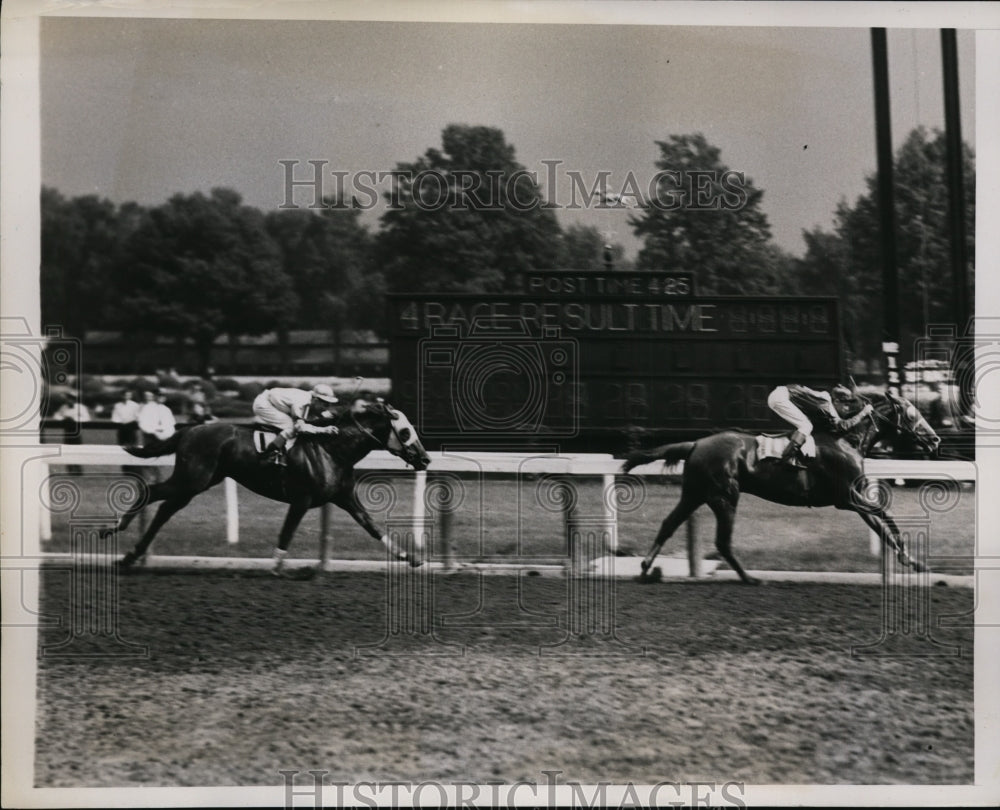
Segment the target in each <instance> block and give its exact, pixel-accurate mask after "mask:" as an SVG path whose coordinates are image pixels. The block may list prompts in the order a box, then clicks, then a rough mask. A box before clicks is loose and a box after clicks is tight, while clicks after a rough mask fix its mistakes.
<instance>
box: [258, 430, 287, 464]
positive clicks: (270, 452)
mask: <svg viewBox="0 0 1000 810" xmlns="http://www.w3.org/2000/svg"><path fill="white" fill-rule="evenodd" d="M287 442H288V437H287V436H285V435H284V434H283V433H279V434H278V437H277V438H276V439H275V440H274V441H273V442H271V445H270V447H268V448H267V450H265V451H264V456H263V458H262V461H263V462H264V463H265V464H274V465H275V466H277V467H287V466H288V461H287V459H286V458H285V444H286V443H287Z"/></svg>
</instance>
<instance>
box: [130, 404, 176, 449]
mask: <svg viewBox="0 0 1000 810" xmlns="http://www.w3.org/2000/svg"><path fill="white" fill-rule="evenodd" d="M142 396H143V399H144V402H143V403H142V407H141V408H139V419H138V421H139V430H140V431H141V432H142V442H143V444H148V443H149V442H152V441H165V440H166V439H169V438H170V437H171V436H173V435H174V432H175V430H176V420H175V419H174V414H173V411H171V410H170V408H168V407H167V405H166V399H167V398H166V397H165V396H164V395H163V394H160V393H159V392H153V391H145V392H144V393H143V395H142Z"/></svg>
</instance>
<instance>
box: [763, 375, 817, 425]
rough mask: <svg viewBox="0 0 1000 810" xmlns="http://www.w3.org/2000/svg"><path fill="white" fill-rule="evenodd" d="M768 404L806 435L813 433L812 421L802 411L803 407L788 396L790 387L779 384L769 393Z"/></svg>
mask: <svg viewBox="0 0 1000 810" xmlns="http://www.w3.org/2000/svg"><path fill="white" fill-rule="evenodd" d="M767 406H768V407H769V408H770V409H771V410H772V411H774V412H775V413H776V414H778V416H780V417H781V418H782V419H784V420H785V421H786V422H788V424H790V425H792V426H793V427H794V428H795V429H796V430H798V431H801V432H802V433H803V434H804V435H806V436H811V435H812V432H813V424H812V422H810V421H809V417H808V416H806V415H805V414H804V413H803V412H802V409H801V408H799V406H798V405H796V404H795V403H794V402H792V400H791V398H790V397H789V396H788V389H787V388H786V387H785V386H783V385H779V386H778V387H777V388H775V389H774V390H773V391H772V392H771V393H770V394H768V396H767Z"/></svg>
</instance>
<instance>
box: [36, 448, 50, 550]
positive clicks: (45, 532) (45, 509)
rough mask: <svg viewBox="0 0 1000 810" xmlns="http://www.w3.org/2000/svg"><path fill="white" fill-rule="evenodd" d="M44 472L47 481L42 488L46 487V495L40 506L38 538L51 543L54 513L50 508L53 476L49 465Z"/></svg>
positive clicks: (44, 481) (43, 482)
mask: <svg viewBox="0 0 1000 810" xmlns="http://www.w3.org/2000/svg"><path fill="white" fill-rule="evenodd" d="M44 470H45V479H44V480H43V481H42V486H43V487H45V491H46V495H45V497H44V498H42V502H41V504H39V507H40V508H39V510H38V537H39V539H40V540H42V541H49V540H51V539H52V511H51V510H50V509H49V506H48V505H49V504H50V503H52V475H51V472H50V470H51V468H50V467H49V466H48V465H45V467H44Z"/></svg>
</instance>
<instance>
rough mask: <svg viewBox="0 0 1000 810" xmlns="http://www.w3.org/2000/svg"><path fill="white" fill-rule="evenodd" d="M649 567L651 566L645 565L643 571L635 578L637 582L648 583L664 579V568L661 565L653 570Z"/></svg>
mask: <svg viewBox="0 0 1000 810" xmlns="http://www.w3.org/2000/svg"><path fill="white" fill-rule="evenodd" d="M648 568H649V566H645V567H644V568H643V569H642V573H641V574H639V576H637V577H636V578H635V581H636V582H641V583H642V584H644V585H648V584H650V583H651V582H661V581H662V580H663V569H662V568H660V566H656V568H654V569H653V570H652V571H648V570H647V569H648Z"/></svg>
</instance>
